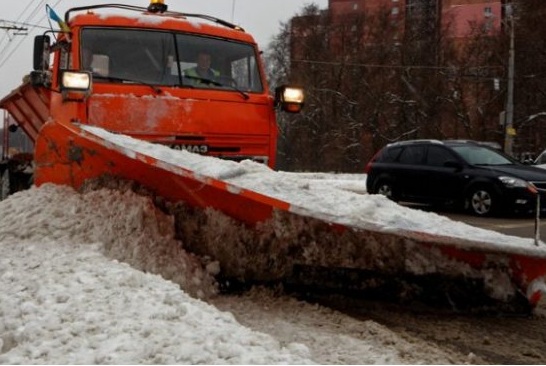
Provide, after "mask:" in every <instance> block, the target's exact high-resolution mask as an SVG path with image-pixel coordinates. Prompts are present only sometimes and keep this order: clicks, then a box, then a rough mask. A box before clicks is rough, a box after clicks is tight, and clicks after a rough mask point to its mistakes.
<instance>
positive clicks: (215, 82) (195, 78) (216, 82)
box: [183, 75, 250, 100]
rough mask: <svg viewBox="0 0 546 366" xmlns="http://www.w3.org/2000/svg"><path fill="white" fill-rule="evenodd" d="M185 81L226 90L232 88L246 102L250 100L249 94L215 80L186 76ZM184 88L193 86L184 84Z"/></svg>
mask: <svg viewBox="0 0 546 366" xmlns="http://www.w3.org/2000/svg"><path fill="white" fill-rule="evenodd" d="M183 79H191V80H197V81H199V82H202V83H203V84H206V85H214V86H219V87H224V88H230V89H232V90H235V91H236V92H238V93H239V94H241V95H242V96H243V98H244V99H245V100H248V99H249V98H250V97H249V96H248V94H247V93H245V92H244V91H242V90H241V89H239V88H237V87H236V86H234V85H227V84H222V83H220V82H218V81H215V80H211V79H207V78H201V77H199V76H191V75H185V76H184V77H183ZM184 86H190V87H191V86H193V85H187V84H184Z"/></svg>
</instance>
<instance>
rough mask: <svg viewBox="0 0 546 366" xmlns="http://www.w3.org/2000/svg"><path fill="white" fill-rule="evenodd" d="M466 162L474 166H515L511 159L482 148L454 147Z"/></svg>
mask: <svg viewBox="0 0 546 366" xmlns="http://www.w3.org/2000/svg"><path fill="white" fill-rule="evenodd" d="M452 148H453V150H455V151H456V152H457V153H458V154H459V155H460V156H461V157H462V158H463V159H464V160H465V161H466V162H468V163H469V164H472V165H507V164H510V165H511V164H514V161H512V160H511V159H510V158H508V157H506V156H504V155H502V154H500V153H498V152H496V151H494V150H490V149H488V148H485V147H482V146H469V145H461V146H452Z"/></svg>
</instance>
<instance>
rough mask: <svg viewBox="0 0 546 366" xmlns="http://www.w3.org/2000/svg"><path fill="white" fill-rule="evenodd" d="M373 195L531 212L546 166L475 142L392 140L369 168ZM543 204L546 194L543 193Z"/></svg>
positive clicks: (477, 210) (544, 184) (545, 185)
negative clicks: (533, 163) (513, 156)
mask: <svg viewBox="0 0 546 366" xmlns="http://www.w3.org/2000/svg"><path fill="white" fill-rule="evenodd" d="M365 173H366V174H367V180H366V188H367V190H368V192H369V193H372V194H373V193H379V194H383V195H385V196H387V197H389V198H391V199H392V200H394V201H405V202H418V203H427V204H454V205H457V206H459V207H464V208H466V209H468V210H470V212H472V213H474V214H476V215H480V216H485V215H491V214H494V213H500V212H507V213H510V212H515V211H519V212H531V211H534V209H535V207H536V199H537V194H540V191H541V190H542V189H546V170H545V169H540V168H536V167H533V166H529V165H524V164H521V163H519V162H518V161H516V160H514V159H512V158H510V157H509V156H507V155H505V154H503V153H502V152H500V151H498V150H496V149H492V148H490V147H487V146H485V145H483V144H480V143H477V142H473V141H458V140H446V141H439V140H412V141H403V142H396V143H393V144H389V145H387V146H385V147H384V148H383V149H381V150H380V151H379V152H378V153H376V154H375V156H374V157H373V158H372V159H371V160H370V162H369V163H368V164H367V166H366V170H365ZM540 203H541V205H540V207H544V203H546V201H545V195H542V194H541V202H540Z"/></svg>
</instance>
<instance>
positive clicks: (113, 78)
mask: <svg viewBox="0 0 546 366" xmlns="http://www.w3.org/2000/svg"><path fill="white" fill-rule="evenodd" d="M93 78H94V79H105V80H108V81H117V82H120V83H131V84H142V85H146V86H149V87H150V88H152V90H153V91H154V92H156V93H157V94H161V93H162V92H163V90H161V88H159V87H157V86H155V85H153V84H150V83H147V82H145V81H142V80H135V79H126V78H120V77H116V76H104V75H100V74H96V73H93Z"/></svg>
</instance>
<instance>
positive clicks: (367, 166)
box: [364, 150, 381, 174]
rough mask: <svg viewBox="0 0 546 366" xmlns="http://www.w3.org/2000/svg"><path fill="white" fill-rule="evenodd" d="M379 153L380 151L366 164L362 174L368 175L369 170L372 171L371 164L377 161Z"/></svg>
mask: <svg viewBox="0 0 546 366" xmlns="http://www.w3.org/2000/svg"><path fill="white" fill-rule="evenodd" d="M380 152H381V150H379V151H377V152H376V153H375V154H374V156H372V158H371V159H370V161H368V164H366V166H365V167H364V173H365V174H368V173H369V172H370V169H372V163H373V162H374V161H375V160H376V159H377V157H378V156H379V153H380Z"/></svg>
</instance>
